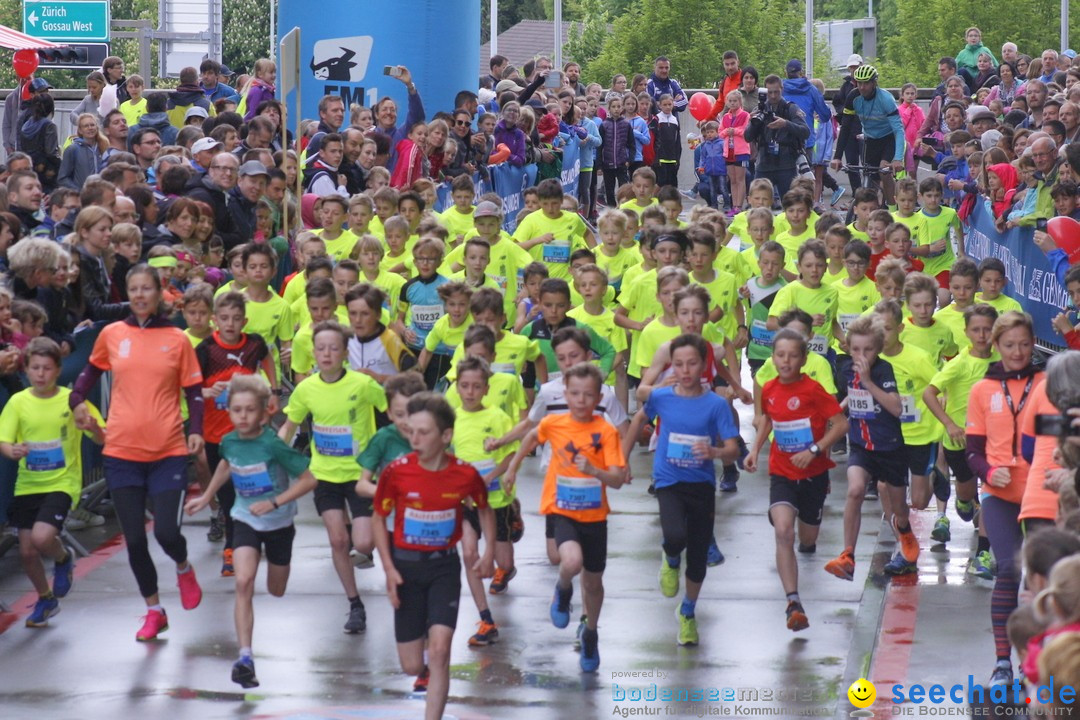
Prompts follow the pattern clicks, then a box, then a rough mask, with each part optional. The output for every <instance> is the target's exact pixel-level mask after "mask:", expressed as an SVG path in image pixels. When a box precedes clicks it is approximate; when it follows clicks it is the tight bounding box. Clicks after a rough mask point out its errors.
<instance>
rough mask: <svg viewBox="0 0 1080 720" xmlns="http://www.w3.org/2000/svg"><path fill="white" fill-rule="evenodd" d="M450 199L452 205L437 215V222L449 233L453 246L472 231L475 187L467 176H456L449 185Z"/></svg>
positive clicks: (463, 239) (462, 240)
mask: <svg viewBox="0 0 1080 720" xmlns="http://www.w3.org/2000/svg"><path fill="white" fill-rule="evenodd" d="M450 199H451V200H453V201H454V204H453V205H451V206H450V207H448V208H446V209H445V210H443V211H442V212H441V213H439V214H438V216H439V221H440V222H442V224H443V226H444V227H446V229H447V230H448V231H449V232H450V237H451V239H452V241H453V244H454V245H458V244H460V243H462V242H464V241H465V236H466V235H468V234H469V231H470V230H472V229H473V221H474V215H473V212H474V208H473V200H474V199H476V185H475V184H474V183H473V180H472V178H471V177H469V176H468V175H458V176H457V177H456V178H454V179H453V181H451V183H450Z"/></svg>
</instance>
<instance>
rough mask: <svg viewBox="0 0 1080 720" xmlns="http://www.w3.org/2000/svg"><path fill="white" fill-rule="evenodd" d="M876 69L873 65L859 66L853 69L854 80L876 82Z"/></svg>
mask: <svg viewBox="0 0 1080 720" xmlns="http://www.w3.org/2000/svg"><path fill="white" fill-rule="evenodd" d="M877 75H878V73H877V68H876V67H874V66H873V65H860V66H859V67H857V68H855V74H854V78H855V81H856V82H870V81H871V80H877Z"/></svg>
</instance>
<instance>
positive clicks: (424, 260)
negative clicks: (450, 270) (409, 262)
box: [413, 255, 442, 263]
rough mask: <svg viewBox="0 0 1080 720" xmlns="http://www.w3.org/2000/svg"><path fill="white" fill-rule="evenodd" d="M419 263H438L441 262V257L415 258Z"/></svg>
mask: <svg viewBox="0 0 1080 720" xmlns="http://www.w3.org/2000/svg"><path fill="white" fill-rule="evenodd" d="M413 260H415V261H416V262H417V263H437V262H441V261H442V258H441V257H420V256H419V255H418V256H416V257H415V258H413Z"/></svg>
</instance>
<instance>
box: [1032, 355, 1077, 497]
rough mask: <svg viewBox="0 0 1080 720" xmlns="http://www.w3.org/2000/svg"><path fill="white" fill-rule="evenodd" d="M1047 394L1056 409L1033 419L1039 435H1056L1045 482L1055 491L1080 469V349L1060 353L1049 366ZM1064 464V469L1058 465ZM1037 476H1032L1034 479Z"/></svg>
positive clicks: (1047, 368)
mask: <svg viewBox="0 0 1080 720" xmlns="http://www.w3.org/2000/svg"><path fill="white" fill-rule="evenodd" d="M1046 396H1047V399H1048V400H1049V401H1050V403H1051V404H1052V405H1053V408H1050V412H1049V413H1048V412H1046V411H1044V413H1043V414H1039V415H1038V416H1037V417H1035V419H1034V421H1033V423H1032V424H1033V426H1034V431H1035V433H1036V434H1037V435H1040V436H1042V435H1047V436H1050V437H1053V438H1054V439H1055V440H1054V443H1055V445H1056V451H1055V452H1054V461H1056V462H1055V464H1053V465H1052V466H1051V467H1050V468H1048V469H1047V471H1046V473H1045V479H1044V482H1045V485H1046V487H1047V488H1048V489H1050V490H1053V491H1055V492H1056V490H1057V488H1059V487H1060V486H1061V484H1062V483H1063V482H1067V481H1069V480H1074V478H1075V476H1076V471H1077V469H1078V468H1080V351H1076V350H1069V351H1066V352H1063V353H1058V354H1057V355H1055V356H1054V357H1052V358H1051V359H1050V362H1049V363H1048V364H1047V366H1046ZM1058 463H1059V464H1060V466H1064V468H1065V469H1062V470H1057V469H1055V468H1058V467H1059V464H1058ZM1036 480H1037V478H1036V477H1035V476H1032V481H1033V482H1034V481H1036Z"/></svg>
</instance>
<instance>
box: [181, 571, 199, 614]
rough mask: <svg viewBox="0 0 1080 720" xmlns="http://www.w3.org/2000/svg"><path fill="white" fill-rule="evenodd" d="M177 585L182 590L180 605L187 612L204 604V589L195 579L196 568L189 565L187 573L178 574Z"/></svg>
mask: <svg viewBox="0 0 1080 720" xmlns="http://www.w3.org/2000/svg"><path fill="white" fill-rule="evenodd" d="M176 585H177V586H178V587H179V588H180V605H181V606H182V607H183V608H184V609H185V610H194V609H195V608H197V607H199V603H201V602H202V588H201V587H199V581H198V580H197V579H195V566H194V565H192V564H190V563H189V564H188V569H187V572H182V573H176Z"/></svg>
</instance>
